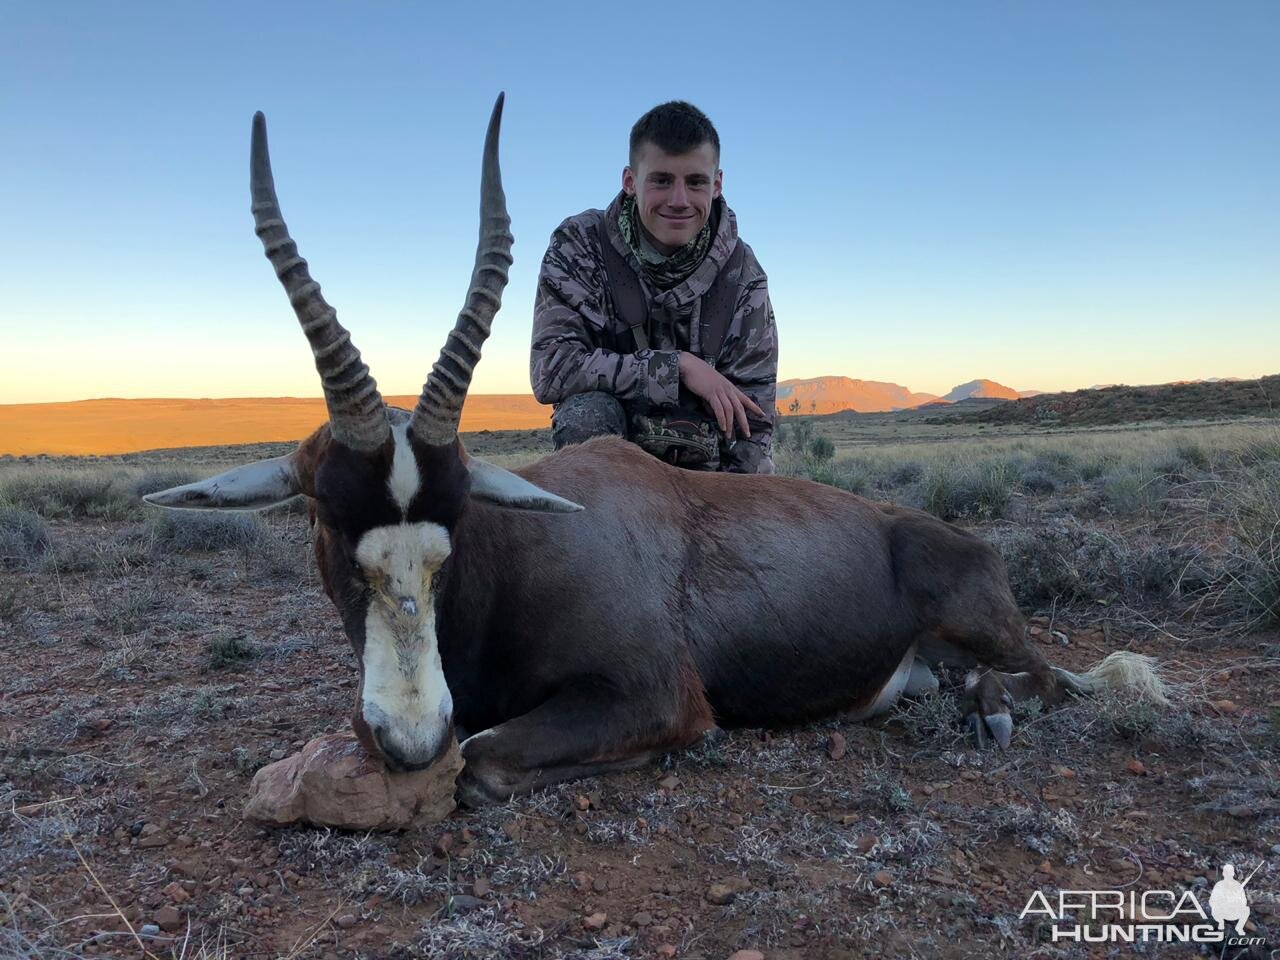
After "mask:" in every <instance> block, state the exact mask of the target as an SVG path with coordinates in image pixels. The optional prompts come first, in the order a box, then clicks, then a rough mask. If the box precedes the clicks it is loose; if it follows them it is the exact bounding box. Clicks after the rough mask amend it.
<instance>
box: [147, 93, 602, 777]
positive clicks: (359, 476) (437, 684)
mask: <svg viewBox="0 0 1280 960" xmlns="http://www.w3.org/2000/svg"><path fill="white" fill-rule="evenodd" d="M502 100H503V98H502V96H501V95H500V96H499V97H498V101H497V103H496V104H494V108H493V115H492V117H491V118H490V120H489V130H488V134H487V136H486V138H485V145H484V160H483V168H482V175H481V191H480V241H479V245H478V247H477V249H476V260H475V269H474V271H473V272H472V275H471V286H470V289H469V290H468V293H467V298H466V303H465V305H464V306H463V308H462V311H461V313H460V314H459V316H458V320H457V323H456V324H455V325H454V328H453V330H452V331H451V332H450V333H449V336H448V338H447V340H446V342H445V345H444V347H443V349H442V350H441V351H440V358H439V359H438V360H437V361H436V363H435V366H434V367H433V368H432V370H431V373H430V375H429V376H428V377H427V381H426V383H425V384H424V386H423V388H422V394H421V396H420V397H419V399H418V403H417V406H416V407H415V409H414V410H413V412H412V414H410V413H409V412H407V411H403V410H398V409H395V408H388V407H387V406H386V405H385V404H384V403H383V400H382V396H381V394H379V392H378V387H377V384H376V383H375V382H374V379H373V377H372V376H370V374H369V368H368V367H367V366H366V365H365V364H364V363H363V362H362V361H361V359H360V352H359V351H358V350H357V349H356V348H355V346H354V345H353V344H352V342H351V337H350V334H348V333H347V331H346V330H345V329H344V328H343V327H342V325H341V324H340V323H339V322H338V319H337V315H336V314H335V312H334V310H333V308H332V307H330V306H329V305H328V304H327V303H326V302H325V300H324V298H323V297H322V296H321V294H320V285H319V284H318V283H316V282H315V281H314V280H312V279H311V276H310V274H309V272H308V270H307V262H306V261H305V260H303V259H302V258H301V257H300V256H298V249H297V245H296V244H295V243H294V242H293V240H292V239H291V238H290V236H289V231H288V228H287V227H286V226H285V223H284V220H283V219H282V217H281V214H280V206H279V202H278V201H277V199H276V193H275V185H274V182H273V179H272V175H271V162H270V159H269V157H268V154H267V129H266V121H265V120H264V118H263V116H262V114H261V113H259V114H257V115H256V116H255V117H254V120H253V141H252V149H251V154H250V187H251V193H252V196H253V217H254V222H255V224H256V229H257V234H258V236H259V237H260V238H261V239H262V244H263V247H264V248H265V251H266V254H267V258H268V259H269V260H270V261H271V264H272V266H273V267H275V271H276V275H277V276H278V277H279V278H280V282H281V283H282V284H283V285H284V288H285V291H286V293H288V295H289V301H290V303H292V304H293V308H294V311H295V312H296V313H297V316H298V320H299V322H300V323H301V325H302V330H303V332H304V333H305V334H306V336H307V339H308V341H310V343H311V350H312V353H313V354H314V355H315V363H316V370H317V371H318V372H319V374H320V380H321V383H322V385H323V387H324V395H325V402H326V404H327V405H328V409H329V422H328V423H326V424H325V425H324V426H322V427H320V428H319V429H318V430H317V431H316V432H315V433H314V434H312V435H311V436H310V437H308V438H307V439H306V440H304V441H303V442H302V443H301V445H300V446H299V447H298V449H297V450H296V451H294V452H293V453H292V454H289V455H288V456H284V457H277V458H275V459H271V460H263V461H259V462H257V463H251V464H247V465H245V466H242V467H237V468H235V469H233V470H229V471H227V472H226V473H223V474H220V475H218V476H215V477H211V478H209V479H208V480H203V481H200V482H197V483H190V484H186V485H184V486H180V487H173V488H172V489H169V490H164V491H161V492H159V493H154V494H151V495H149V496H147V497H145V498H144V499H145V500H146V501H147V502H148V503H152V504H156V505H158V506H163V507H170V508H177V509H199V510H210V509H214V510H260V509H263V508H265V507H270V506H273V505H275V504H278V503H282V502H283V501H285V500H288V499H290V498H291V497H294V496H298V495H299V494H303V495H306V496H308V497H310V498H312V501H313V510H312V516H313V519H314V542H315V550H316V559H317V561H318V565H319V569H320V573H321V577H322V578H323V580H324V585H325V590H326V591H327V592H328V594H329V597H330V599H332V600H333V603H334V605H335V606H336V607H337V608H338V613H339V614H340V615H341V617H342V623H343V627H344V628H345V629H346V632H347V636H348V637H349V638H350V640H351V644H352V647H353V648H354V650H355V653H356V658H357V661H358V662H359V664H360V688H359V693H358V700H357V704H356V708H355V713H354V716H353V718H352V721H353V725H354V727H355V730H356V733H357V735H358V736H359V737H360V739H361V740H362V741H363V742H364V744H365V746H366V748H367V749H369V750H370V751H372V752H374V753H380V754H381V755H382V756H383V757H384V758H385V759H386V760H387V761H388V762H389V763H390V764H391V765H392V766H393V767H397V768H401V769H417V768H421V767H425V766H427V765H429V764H430V763H431V762H432V760H434V759H435V758H436V757H437V756H439V754H440V753H441V752H443V751H444V750H445V749H446V748H447V747H448V745H449V742H450V739H451V736H452V727H453V699H452V697H451V696H450V694H449V688H448V685H447V684H446V682H445V677H444V671H443V669H442V665H441V661H440V653H439V649H438V646H437V642H436V602H435V598H436V595H437V593H438V592H439V590H440V589H441V587H442V583H441V581H442V579H443V576H442V569H443V568H444V566H445V563H446V561H447V560H448V558H449V554H450V552H451V549H452V541H451V538H452V536H453V532H454V528H455V526H456V524H457V522H458V518H459V516H461V514H462V511H463V509H464V507H465V505H466V502H467V499H468V497H474V498H478V499H481V500H486V501H489V502H492V503H497V504H501V505H504V506H508V507H515V508H519V509H525V510H542V511H552V512H569V511H574V510H579V509H581V507H579V506H578V505H577V504H574V503H571V502H569V501H568V500H564V499H562V498H560V497H557V496H555V495H554V494H551V493H548V492H547V491H545V490H542V489H540V488H539V487H536V486H534V485H533V484H531V483H529V482H528V481H526V480H524V479H522V478H521V477H518V476H516V475H515V474H513V473H510V472H508V471H506V470H504V469H502V468H501V467H497V466H495V465H493V464H490V463H486V462H485V461H483V460H480V459H479V458H476V457H469V456H468V455H467V453H466V451H465V450H464V449H463V447H462V444H461V442H460V441H459V439H458V421H459V418H460V417H461V414H462V404H463V401H464V399H465V398H466V394H467V388H468V386H469V384H470V382H471V375H472V371H473V369H474V367H475V364H476V363H477V362H478V361H479V359H480V348H481V345H482V344H483V343H484V341H485V339H486V338H487V337H488V336H489V329H490V326H491V324H492V322H493V317H494V315H495V314H496V313H497V311H498V307H499V305H500V303H501V299H502V290H503V288H504V287H505V286H506V283H507V268H508V267H509V266H510V264H511V243H512V238H511V233H510V223H511V221H510V219H509V218H508V217H507V210H506V198H505V196H504V195H503V192H502V177H501V172H500V170H499V165H498V129H499V125H500V122H501V117H502Z"/></svg>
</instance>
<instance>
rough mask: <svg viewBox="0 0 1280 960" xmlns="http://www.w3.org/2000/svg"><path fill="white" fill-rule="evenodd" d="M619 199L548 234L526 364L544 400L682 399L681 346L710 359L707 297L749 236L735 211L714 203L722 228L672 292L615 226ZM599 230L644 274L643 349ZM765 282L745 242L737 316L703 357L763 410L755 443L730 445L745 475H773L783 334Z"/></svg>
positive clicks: (651, 402)
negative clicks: (611, 275) (648, 272)
mask: <svg viewBox="0 0 1280 960" xmlns="http://www.w3.org/2000/svg"><path fill="white" fill-rule="evenodd" d="M620 202H621V194H619V196H618V197H617V198H615V200H614V201H613V203H612V204H611V205H610V207H609V209H608V210H607V211H606V210H587V211H586V212H584V213H580V214H578V215H577V216H576V217H570V218H569V219H567V220H565V221H564V223H562V224H560V226H559V227H557V228H556V231H555V233H553V234H552V235H551V243H550V245H549V246H548V247H547V253H546V256H544V257H543V259H542V271H541V273H540V274H539V276H538V293H537V299H536V302H535V305H534V315H533V347H532V351H531V356H530V362H529V373H530V379H531V380H532V383H533V394H534V396H535V397H537V399H538V401H539V402H540V403H559V402H560V401H562V400H564V399H565V398H566V397H569V396H572V395H573V394H576V393H585V392H587V391H591V390H603V391H605V392H607V393H611V394H613V395H614V396H616V397H617V398H618V399H619V400H621V401H622V402H623V403H624V404H625V405H627V406H632V405H634V404H636V403H644V404H647V405H648V406H649V407H659V408H661V407H671V406H673V405H674V404H676V403H677V400H678V399H679V398H680V372H679V354H680V351H682V350H688V351H690V352H691V353H694V354H696V355H698V356H703V351H702V350H701V346H702V343H701V340H702V337H701V333H702V331H701V324H700V318H699V313H700V312H701V306H702V300H701V298H702V295H703V294H704V293H706V292H707V290H708V289H709V288H710V287H711V285H712V283H713V282H714V281H715V279H716V276H717V274H718V273H719V272H720V268H721V266H722V265H723V264H725V263H726V262H727V261H728V260H729V256H730V254H732V253H733V249H734V246H735V245H736V244H738V243H742V242H743V241H741V240H739V239H738V225H737V220H736V218H735V217H734V215H733V211H732V210H730V209H729V207H728V205H727V204H726V203H725V202H724V200H723V199H722V198H718V199H717V200H716V201H715V203H716V205H717V207H718V208H719V221H720V222H719V229H718V230H717V232H716V235H715V237H713V238H712V241H711V247H710V249H709V250H708V251H707V255H706V257H705V258H704V259H703V261H702V263H701V264H700V265H699V266H698V268H697V269H696V270H694V272H693V274H692V275H691V276H690V277H689V278H688V279H686V280H684V281H683V282H682V283H679V284H677V285H676V286H675V287H673V288H672V289H670V290H658V289H656V288H654V287H653V286H652V285H651V284H649V283H648V281H647V280H646V278H645V275H644V273H643V271H642V270H641V269H640V265H639V263H638V261H637V260H636V258H635V255H634V254H633V253H632V252H631V250H630V249H629V248H628V247H627V244H626V242H625V241H624V240H623V239H622V236H621V234H620V233H619V232H618V208H619V204H620ZM597 228H598V229H599V232H597ZM597 236H598V237H601V238H602V239H603V238H604V237H606V236H607V238H608V240H609V242H612V243H613V245H614V247H615V249H617V251H618V252H619V253H620V254H622V256H623V257H624V259H625V260H626V261H627V263H628V264H629V265H630V266H631V268H632V269H633V270H634V271H635V272H636V274H637V275H638V276H639V278H640V284H641V289H642V290H643V291H644V293H645V295H646V297H647V298H648V301H649V330H648V338H649V349H646V350H637V349H636V348H635V341H634V338H633V337H632V335H631V331H630V330H629V329H628V328H627V326H626V325H625V324H624V323H623V322H622V321H621V320H620V319H619V318H618V314H617V311H616V310H615V309H614V305H613V297H612V293H611V291H610V290H609V289H607V287H608V284H607V282H606V272H605V266H604V262H603V260H602V254H601V252H600V248H599V247H598V246H597V241H596V237H597ZM766 283H767V280H766V277H765V273H764V271H763V270H762V269H760V264H759V262H757V260H756V258H755V254H753V253H752V252H751V248H750V247H747V248H746V257H745V259H744V260H743V262H742V273H741V278H740V279H739V281H738V291H739V292H738V297H737V307H736V308H735V310H734V314H733V319H732V321H731V323H730V324H729V329H728V331H727V333H726V334H725V337H724V341H723V343H722V344H721V346H720V350H719V352H718V353H717V354H716V356H715V357H712V358H706V359H709V360H710V361H712V365H713V366H714V367H715V368H716V370H718V371H719V372H720V373H721V374H723V375H724V376H725V377H726V378H727V379H728V380H729V381H730V382H732V383H733V384H734V385H735V386H737V387H738V389H740V390H741V391H742V392H743V393H745V394H746V395H747V396H749V397H750V398H751V399H752V400H754V401H755V402H756V404H757V405H758V406H759V407H760V409H761V410H763V411H764V412H765V414H766V418H767V419H765V420H760V419H758V418H756V417H754V416H752V417H751V419H750V424H751V438H750V440H744V439H738V440H736V441H734V442H733V443H732V444H731V446H730V448H729V454H728V461H729V462H726V463H725V464H724V466H725V467H726V468H727V469H731V470H737V471H739V472H746V473H772V472H773V460H772V457H771V448H772V442H773V418H774V416H775V412H774V397H775V392H776V387H777V379H778V337H777V332H776V328H775V326H774V321H773V308H772V307H771V306H770V304H769V291H768V287H767V285H766Z"/></svg>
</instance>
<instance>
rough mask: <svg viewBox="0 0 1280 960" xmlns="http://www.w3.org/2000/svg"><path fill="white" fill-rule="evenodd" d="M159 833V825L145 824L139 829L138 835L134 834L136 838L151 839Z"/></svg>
mask: <svg viewBox="0 0 1280 960" xmlns="http://www.w3.org/2000/svg"><path fill="white" fill-rule="evenodd" d="M159 832H160V827H159V825H157V824H154V823H144V824H143V825H142V826H141V827H139V828H138V831H137V833H135V834H134V836H135V837H136V836H143V837H151V836H154V835H155V834H157V833H159Z"/></svg>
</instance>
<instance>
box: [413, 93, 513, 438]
mask: <svg viewBox="0 0 1280 960" xmlns="http://www.w3.org/2000/svg"><path fill="white" fill-rule="evenodd" d="M504 97H505V94H501V93H500V94H498V100H497V102H496V103H495V104H494V105H493V114H492V115H491V116H490V117H489V131H488V133H486V134H485V138H484V161H483V165H482V167H481V173H480V241H479V243H478V244H477V246H476V264H475V268H474V269H473V270H472V272H471V287H470V289H469V290H468V291H467V300H466V304H465V305H464V306H463V308H462V311H461V312H460V313H459V314H458V321H457V323H455V324H454V325H453V330H452V331H450V333H449V336H448V338H447V339H446V340H445V344H444V347H443V348H442V349H441V351H440V359H439V360H437V361H436V363H435V366H433V367H432V368H431V373H430V374H429V375H428V376H427V382H426V383H425V384H423V385H422V396H420V397H419V398H418V405H417V407H415V408H414V411H413V419H412V420H411V421H410V423H409V429H410V431H412V433H413V435H414V436H415V437H417V438H418V439H419V440H421V441H422V442H423V443H427V444H430V445H432V446H440V445H442V444H446V443H449V442H451V441H452V440H453V438H454V437H455V436H457V434H458V421H459V419H461V417H462V403H463V401H464V400H466V398H467V388H468V387H469V386H471V375H472V372H473V371H474V370H475V366H476V364H477V363H479V362H480V348H481V346H483V344H484V342H485V340H486V339H488V337H489V330H490V328H491V326H492V324H493V317H494V314H496V313H497V312H498V308H499V307H500V306H501V305H502V290H503V288H504V287H506V285H507V269H508V267H510V266H511V244H512V242H513V238H512V236H511V218H510V217H508V216H507V198H506V195H505V194H504V193H503V192H502V171H501V169H499V165H498V130H499V128H500V127H501V126H502V102H503V98H504Z"/></svg>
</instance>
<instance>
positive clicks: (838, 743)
mask: <svg viewBox="0 0 1280 960" xmlns="http://www.w3.org/2000/svg"><path fill="white" fill-rule="evenodd" d="M848 749H849V745H848V744H847V743H846V742H845V739H844V734H842V733H833V734H831V739H830V740H829V741H827V756H829V757H830V758H831V759H832V760H839V759H840V758H841V757H843V756H844V755H845V751H846V750H848Z"/></svg>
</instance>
